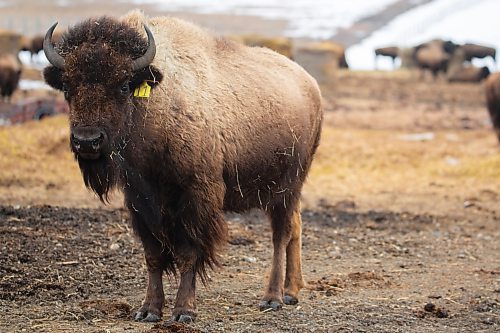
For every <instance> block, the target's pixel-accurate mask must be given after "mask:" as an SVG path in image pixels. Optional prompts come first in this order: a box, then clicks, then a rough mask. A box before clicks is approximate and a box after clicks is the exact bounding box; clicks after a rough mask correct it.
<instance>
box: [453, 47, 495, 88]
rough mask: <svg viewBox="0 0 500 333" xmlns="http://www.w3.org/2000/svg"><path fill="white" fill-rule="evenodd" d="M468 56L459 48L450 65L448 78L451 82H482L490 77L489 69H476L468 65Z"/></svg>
mask: <svg viewBox="0 0 500 333" xmlns="http://www.w3.org/2000/svg"><path fill="white" fill-rule="evenodd" d="M466 58H467V54H466V51H465V49H464V48H463V47H459V48H458V49H457V50H456V51H455V52H454V53H453V56H452V57H451V59H450V61H449V63H448V70H447V73H446V76H447V78H448V81H449V82H480V81H482V80H484V79H486V78H487V77H488V75H490V70H489V69H488V67H486V66H484V67H476V66H473V65H472V64H470V63H466Z"/></svg>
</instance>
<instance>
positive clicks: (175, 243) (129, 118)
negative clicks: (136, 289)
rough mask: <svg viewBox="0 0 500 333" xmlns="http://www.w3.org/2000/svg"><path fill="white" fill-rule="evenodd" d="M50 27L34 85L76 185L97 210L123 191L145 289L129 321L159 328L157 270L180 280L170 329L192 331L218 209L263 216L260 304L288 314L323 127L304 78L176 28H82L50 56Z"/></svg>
mask: <svg viewBox="0 0 500 333" xmlns="http://www.w3.org/2000/svg"><path fill="white" fill-rule="evenodd" d="M54 27H55V25H54V26H53V27H52V28H51V29H49V31H48V32H47V34H46V37H45V44H44V50H45V53H46V55H47V58H48V59H49V61H50V63H51V64H52V66H50V67H47V68H46V69H45V70H44V77H45V80H46V81H47V83H48V84H50V85H51V86H52V87H54V88H56V89H59V90H62V91H63V92H64V94H65V97H66V100H67V101H68V103H69V105H70V115H69V123H70V130H71V138H70V141H71V148H72V150H73V152H74V154H75V157H76V159H77V161H78V163H79V166H80V169H81V171H82V175H83V179H84V181H85V184H86V185H87V186H88V187H89V188H91V189H92V190H93V191H95V193H96V194H97V195H98V196H99V197H100V198H101V200H106V198H107V195H108V193H109V191H110V190H111V189H112V188H114V187H118V188H120V189H122V190H123V191H124V194H125V203H126V206H127V207H128V209H129V211H130V215H131V219H132V224H133V226H134V229H135V231H136V233H137V234H138V235H139V237H140V238H141V240H142V243H143V246H144V252H145V258H146V264H147V268H148V273H149V283H148V288H147V292H146V298H145V301H144V303H143V306H142V307H141V308H140V309H139V311H138V312H137V314H136V316H135V319H136V320H144V321H157V320H159V319H160V316H161V312H162V307H163V304H164V293H163V284H162V273H163V272H164V271H165V272H167V273H168V274H176V273H179V274H180V285H179V290H178V292H177V297H176V300H175V306H174V309H173V315H172V318H173V320H177V321H191V320H193V319H194V318H195V316H196V305H195V285H196V280H197V277H200V278H201V280H202V281H203V282H207V280H208V275H207V272H208V269H210V268H213V267H215V266H217V265H218V264H219V257H218V250H219V249H220V248H221V247H222V246H224V244H226V236H227V235H226V223H225V221H224V217H223V212H224V211H227V210H229V211H245V210H248V209H250V208H260V209H262V210H264V211H265V212H266V213H267V215H268V216H269V218H270V221H271V227H272V230H273V236H272V239H273V250H274V254H273V260H272V265H271V273H270V280H269V284H268V286H267V288H266V290H265V293H264V297H263V298H262V302H261V304H260V305H261V308H262V309H268V308H272V309H278V308H280V307H281V305H282V303H286V304H295V303H296V302H297V301H298V293H299V290H300V289H301V288H302V287H303V280H302V271H301V259H300V258H301V217H300V204H299V197H300V192H301V189H302V185H303V183H304V180H305V178H306V175H307V173H308V170H309V167H310V165H311V162H312V159H313V155H314V153H315V151H316V148H317V146H318V142H319V137H320V127H321V122H322V107H321V96H320V91H319V89H318V86H317V84H316V82H315V81H314V79H313V78H312V77H311V76H309V75H308V74H307V73H306V72H305V71H304V70H303V69H302V68H301V67H300V66H299V65H297V64H296V63H294V62H293V61H290V60H289V59H287V58H286V57H284V56H282V55H279V54H277V53H275V52H273V51H271V50H269V49H266V48H251V47H247V46H244V45H240V44H237V43H233V42H231V41H228V40H226V39H223V38H214V37H212V36H210V35H208V34H207V33H206V32H205V31H204V30H201V29H200V28H198V27H196V26H194V25H192V24H190V23H187V22H184V21H181V20H178V19H174V18H154V19H147V18H145V17H144V16H142V15H141V14H140V13H137V12H133V13H129V14H128V15H127V16H125V17H122V18H121V19H119V20H117V19H113V18H108V17H103V18H98V19H90V20H87V21H84V22H82V23H80V24H78V25H76V26H74V27H73V28H71V29H70V30H69V31H68V32H67V33H65V35H64V38H63V39H62V41H61V42H60V43H59V44H58V45H57V47H55V48H54V46H53V45H52V43H51V41H50V39H51V34H52V32H53V30H54ZM150 29H151V30H150ZM144 30H146V34H145V33H144ZM146 35H147V39H145V38H144V37H146Z"/></svg>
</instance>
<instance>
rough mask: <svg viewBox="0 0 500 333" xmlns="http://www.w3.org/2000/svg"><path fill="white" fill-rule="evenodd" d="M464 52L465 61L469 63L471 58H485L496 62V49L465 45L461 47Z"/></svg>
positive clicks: (470, 44)
mask: <svg viewBox="0 0 500 333" xmlns="http://www.w3.org/2000/svg"><path fill="white" fill-rule="evenodd" d="M462 48H463V50H464V52H465V60H467V61H471V60H472V59H473V58H480V59H482V58H486V57H491V58H493V61H496V53H497V51H496V49H495V48H493V47H488V46H484V45H479V44H472V43H466V44H464V45H463V46H462Z"/></svg>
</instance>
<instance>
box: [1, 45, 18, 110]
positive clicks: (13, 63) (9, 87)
mask: <svg viewBox="0 0 500 333" xmlns="http://www.w3.org/2000/svg"><path fill="white" fill-rule="evenodd" d="M21 70H22V67H21V62H20V61H19V59H18V58H17V56H15V55H13V54H10V53H5V54H0V95H1V96H2V99H3V100H5V101H10V99H11V96H12V94H13V93H14V91H15V90H16V89H17V86H18V84H19V79H20V78H21Z"/></svg>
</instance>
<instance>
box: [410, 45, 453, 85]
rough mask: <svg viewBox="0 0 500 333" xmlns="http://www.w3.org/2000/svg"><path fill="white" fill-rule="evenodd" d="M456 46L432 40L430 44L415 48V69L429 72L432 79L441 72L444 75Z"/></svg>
mask: <svg viewBox="0 0 500 333" xmlns="http://www.w3.org/2000/svg"><path fill="white" fill-rule="evenodd" d="M456 48H458V45H457V44H455V43H453V42H451V41H444V40H441V39H434V40H431V41H430V42H427V43H423V44H420V45H418V46H416V48H415V62H416V64H417V67H418V68H420V69H421V70H422V71H423V70H426V69H427V70H429V71H431V73H432V75H433V77H434V79H435V78H436V77H437V75H438V74H439V73H440V72H442V73H446V72H447V69H448V62H449V61H450V58H451V55H452V54H453V53H454V52H455V50H456Z"/></svg>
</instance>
